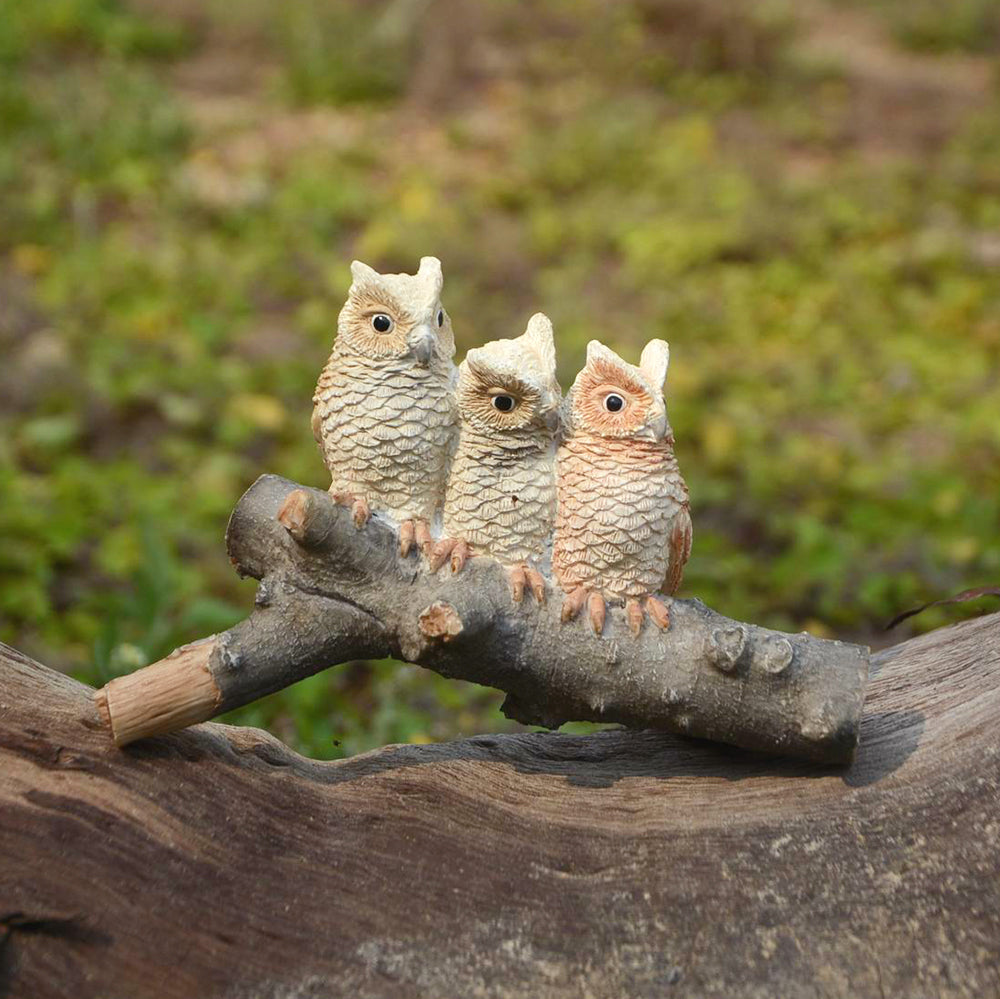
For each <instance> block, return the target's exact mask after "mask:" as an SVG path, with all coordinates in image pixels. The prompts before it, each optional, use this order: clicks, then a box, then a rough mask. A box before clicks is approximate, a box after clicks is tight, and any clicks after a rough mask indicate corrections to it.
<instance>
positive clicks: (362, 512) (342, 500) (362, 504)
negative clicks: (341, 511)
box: [330, 489, 372, 531]
mask: <svg viewBox="0 0 1000 999" xmlns="http://www.w3.org/2000/svg"><path fill="white" fill-rule="evenodd" d="M330 495H331V496H332V497H333V502H334V503H337V504H339V505H340V506H347V507H350V508H351V519H352V520H353V521H354V526H355V527H356V528H357V529H358V530H359V531H360V530H361V528H362V527H364V526H365V524H367V523H368V521H369V519H370V518H371V515H372V512H371V509H370V508H369V506H368V502H367V501H366V500H365V499H364V498H363V497H360V496H355V495H354V493H339V492H335V491H334V490H333V489H331V490H330Z"/></svg>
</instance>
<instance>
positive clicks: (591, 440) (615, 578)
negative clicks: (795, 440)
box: [552, 340, 691, 635]
mask: <svg viewBox="0 0 1000 999" xmlns="http://www.w3.org/2000/svg"><path fill="white" fill-rule="evenodd" d="M669 358H670V348H669V347H668V345H667V344H666V342H664V341H663V340H652V341H650V342H649V343H648V344H647V345H646V347H645V349H644V350H643V352H642V358H641V360H640V362H639V367H637V368H636V367H634V366H633V365H631V364H627V363H626V362H625V361H623V360H622V359H621V358H620V357H619V356H618V355H617V354H616V353H615V352H614V351H613V350H609V349H608V348H607V347H605V346H604V345H603V344H601V343H599V342H598V341H597V340H591V342H590V343H589V344H588V345H587V364H586V366H585V367H584V369H583V370H582V371H581V372H580V373H579V375H577V377H576V381H575V382H574V383H573V387H572V389H570V391H569V393H568V395H567V397H566V403H565V406H564V415H563V424H564V436H563V443H562V445H561V446H560V448H559V459H558V481H559V507H558V511H557V514H556V527H555V537H554V541H553V550H552V569H553V572H554V573H555V576H556V579H558V581H559V584H560V586H561V587H562V589H563V590H564V591H565V592H566V594H567V596H566V598H565V602H564V603H563V612H562V619H563V620H564V621H567V620H569V619H570V618H572V617H575V616H576V615H577V614H578V613H579V611H580V609H581V608H582V607H583V605H584V603H586V604H587V608H588V611H589V617H590V622H591V625H592V626H593V628H594V631H595V632H596V633H597V634H600V633H601V631H602V630H603V627H604V617H605V600H608V601H612V602H615V603H619V602H624V603H625V609H626V616H627V618H628V624H629V627H630V629H631V630H632V633H633V634H635V635H638V634H639V632H640V631H641V629H642V623H643V611H644V610H645V611H646V612H648V613H649V615H650V617H651V618H652V619H653V620H654V621H655V622H656V624H657V625H658V626H659V627H660V628H664V629H665V628H668V627H669V626H670V614H669V611H668V608H667V605H666V603H664V602H663V601H661V600H660V599H658V597H657V596H655V594H657V593H666V594H672V593H673V592H674V591H675V590H676V589H677V587H678V586H680V582H681V575H682V573H683V570H684V563H685V562H687V559H688V556H689V555H690V553H691V516H690V513H689V505H688V490H687V486H686V485H685V484H684V480H683V479H682V478H681V473H680V471H679V470H678V468H677V460H676V459H675V458H674V450H673V443H674V439H673V434H672V433H671V430H670V424H669V423H668V422H667V411H666V406H665V405H664V402H663V382H664V380H665V378H666V375H667V364H668V361H669Z"/></svg>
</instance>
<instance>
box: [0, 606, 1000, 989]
mask: <svg viewBox="0 0 1000 999" xmlns="http://www.w3.org/2000/svg"><path fill="white" fill-rule="evenodd" d="M92 696H93V691H92V690H91V689H90V688H88V687H85V686H83V685H81V684H78V683H76V682H75V681H73V680H70V679H68V678H67V677H65V676H62V675H61V674H57V673H54V672H52V671H50V670H48V669H46V668H44V667H42V666H39V665H37V664H35V663H33V662H31V661H30V660H28V659H26V658H25V657H23V656H21V655H19V654H18V653H16V652H14V651H13V650H12V649H8V648H6V647H0V996H3V997H5V999H61V997H65V996H70V995H71V996H74V997H78V999H90V997H94V999H96V997H107V996H128V997H129V999H147V997H149V999H190V997H191V996H206V997H222V999H244V997H247V999H249V997H253V999H292V997H297V999H320V997H334V996H336V997H339V996H350V997H352V999H382V997H385V999H389V997H391V999H410V997H418V996H420V997H423V996H482V997H488V999H506V997H515V996H517V997H520V996H525V995H534V996H544V997H545V999H579V997H580V996H588V997H591V999H620V997H622V996H629V997H638V999H642V997H658V999H659V997H663V996H671V995H687V996H706V997H712V996H725V997H727V999H765V997H766V999H771V997H773V996H776V995H780V996H817V997H822V996H846V995H850V996H852V997H858V999H869V997H870V999H884V997H885V996H935V997H939V999H950V997H956V999H957V997H982V996H988V995H996V994H997V993H998V992H1000V970H998V969H1000V822H998V815H1000V614H994V615H992V616H990V617H984V618H981V619H979V620H975V621H969V622H966V623H964V624H961V625H957V626H955V627H952V628H948V629H944V630H941V631H938V632H934V633H932V634H930V635H926V636H923V637H921V638H918V639H914V640H911V641H909V642H905V643H904V644H902V645H899V646H896V647H895V648H892V649H889V650H887V651H885V652H881V653H878V654H877V655H876V656H874V657H873V679H872V682H871V685H870V690H869V695H868V698H867V700H866V705H865V714H864V719H863V722H862V739H861V745H860V748H859V750H858V753H857V756H856V758H855V760H854V762H853V763H852V764H851V765H850V766H849V767H848V768H831V767H828V766H821V765H817V764H812V763H805V762H797V761H794V760H790V759H787V758H786V759H779V758H774V757H767V756H762V755H759V754H753V753H747V752H743V751H736V750H732V749H729V748H727V747H725V746H719V745H715V744H711V743H707V742H702V741H692V740H688V739H684V738H681V737H677V736H674V735H670V734H668V733H663V732H630V731H608V732H601V733H598V734H596V735H592V736H585V737H581V736H564V735H559V734H550V733H538V734H534V733H529V734H523V735H514V736H496V735H491V736H478V737H476V738H472V739H464V740H460V741H458V742H452V743H446V744H443V745H431V746H390V747H386V748H385V749H381V750H378V751H376V752H374V753H369V754H366V755H364V756H359V757H355V758H353V759H349V760H344V761H341V762H335V763H318V762H315V761H312V760H307V759H303V758H302V757H300V756H297V755H296V754H295V753H292V752H290V751H289V750H288V749H287V748H286V747H284V746H283V745H281V744H280V743H279V742H278V741H277V740H275V739H274V738H272V737H271V736H269V735H267V734H266V733H263V732H260V731H257V730H252V729H242V728H233V727H229V726H225V725H219V724H205V725H198V726H196V727H194V728H191V729H189V730H187V731H184V732H179V733H175V734H173V735H169V736H161V737H157V738H153V739H148V740H146V741H143V742H141V743H137V744H135V745H134V746H130V747H128V748H127V749H125V750H118V749H116V748H115V747H114V746H113V745H112V744H111V742H110V740H109V739H108V738H107V734H106V732H105V730H104V728H103V727H102V724H101V722H100V720H99V718H98V716H97V713H96V711H95V708H94V704H93V700H92Z"/></svg>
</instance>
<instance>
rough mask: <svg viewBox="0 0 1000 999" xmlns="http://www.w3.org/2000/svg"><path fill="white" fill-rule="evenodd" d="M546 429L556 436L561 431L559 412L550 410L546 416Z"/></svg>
mask: <svg viewBox="0 0 1000 999" xmlns="http://www.w3.org/2000/svg"><path fill="white" fill-rule="evenodd" d="M545 429H546V430H548V431H549V433H551V434H554V433H555V432H556V431H557V430H558V429H559V410H558V409H550V410H549V411H548V412H547V413H546V414H545Z"/></svg>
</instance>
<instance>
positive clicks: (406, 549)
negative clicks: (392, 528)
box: [399, 520, 415, 558]
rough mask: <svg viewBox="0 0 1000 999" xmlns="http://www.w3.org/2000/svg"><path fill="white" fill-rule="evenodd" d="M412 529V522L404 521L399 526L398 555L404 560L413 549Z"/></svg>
mask: <svg viewBox="0 0 1000 999" xmlns="http://www.w3.org/2000/svg"><path fill="white" fill-rule="evenodd" d="M414 537H415V535H414V528H413V521H412V520H404V521H403V523H402V524H400V525H399V554H400V555H402V556H403V558H406V556H407V555H409V554H410V551H411V549H412V548H413V539H414Z"/></svg>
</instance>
